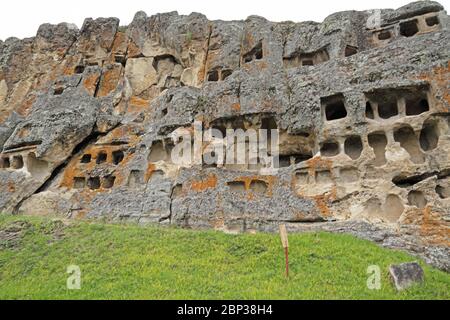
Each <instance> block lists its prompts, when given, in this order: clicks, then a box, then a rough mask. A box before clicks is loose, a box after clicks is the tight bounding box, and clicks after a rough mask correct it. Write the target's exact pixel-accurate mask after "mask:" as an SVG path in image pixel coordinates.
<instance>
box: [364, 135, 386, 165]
mask: <svg viewBox="0 0 450 320" xmlns="http://www.w3.org/2000/svg"><path fill="white" fill-rule="evenodd" d="M368 140H369V146H370V147H371V148H372V149H373V152H374V154H375V161H374V162H375V163H374V165H375V166H377V167H379V166H382V165H384V164H385V163H386V146H387V143H388V141H387V138H386V134H385V133H384V132H373V133H370V134H369V135H368Z"/></svg>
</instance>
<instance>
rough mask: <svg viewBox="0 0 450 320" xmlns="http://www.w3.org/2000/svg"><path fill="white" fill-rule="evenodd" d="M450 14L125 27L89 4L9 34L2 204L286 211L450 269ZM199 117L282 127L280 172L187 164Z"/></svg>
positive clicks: (212, 122) (211, 122) (147, 219)
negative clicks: (91, 11)
mask: <svg viewBox="0 0 450 320" xmlns="http://www.w3.org/2000/svg"><path fill="white" fill-rule="evenodd" d="M449 28H450V18H449V16H448V15H447V14H446V12H445V11H444V8H443V7H442V6H441V5H440V4H438V3H436V2H431V1H420V2H416V3H411V4H409V5H407V6H405V7H402V8H399V9H397V10H391V9H389V10H374V11H367V12H357V11H348V12H339V13H336V14H333V15H331V16H329V17H328V18H326V19H325V20H324V21H323V22H322V23H316V22H300V23H294V22H281V23H274V22H270V21H267V20H266V19H264V18H262V17H258V16H251V17H249V18H247V20H245V21H209V20H208V19H207V18H206V17H205V16H204V15H202V14H199V13H192V14H190V15H188V16H183V15H179V14H177V13H176V12H170V13H164V14H158V15H155V16H151V17H148V16H147V15H146V14H145V13H144V12H138V13H137V14H136V15H135V17H134V19H133V21H132V23H131V24H130V25H128V26H126V27H123V26H119V20H118V19H116V18H107V19H104V18H101V19H96V20H93V19H86V20H85V22H84V24H83V26H82V28H81V30H78V28H77V27H76V26H75V25H71V24H67V23H61V24H58V25H49V24H44V25H42V26H41V27H40V28H39V30H38V32H37V35H36V36H35V37H34V38H28V39H23V40H19V39H16V38H10V39H7V40H6V41H4V42H2V41H0V151H1V154H0V210H1V211H2V212H5V213H10V214H34V215H54V214H56V215H60V216H65V217H68V218H73V219H81V218H87V219H105V220H112V221H135V222H137V223H142V224H145V223H161V224H174V225H178V226H183V227H193V228H215V229H218V230H224V231H226V232H254V231H273V230H276V228H277V225H278V224H280V223H286V224H287V226H288V229H289V230H290V231H313V230H327V231H332V232H349V233H353V234H356V235H358V236H360V237H363V238H366V239H370V240H373V241H376V242H377V243H379V244H381V245H384V246H387V247H392V248H400V249H404V250H408V251H410V252H413V253H415V254H417V255H419V256H421V257H423V258H425V259H426V261H427V262H429V263H431V264H433V265H435V266H437V267H439V268H441V269H444V270H447V271H448V270H450V237H449V236H450V90H449V88H450V60H449V58H450V33H449ZM194 123H201V124H202V127H203V128H204V129H205V130H206V129H209V128H214V129H217V130H219V131H220V132H223V133H224V134H225V135H226V134H227V132H228V131H227V129H243V130H247V129H256V130H257V129H277V130H278V132H279V144H278V145H279V163H278V165H277V167H276V169H277V170H272V171H267V170H265V169H266V166H267V163H264V161H262V160H261V159H255V161H253V162H252V163H246V164H231V165H230V164H222V163H212V164H211V163H209V164H206V163H204V161H203V160H202V159H201V160H200V162H195V163H191V164H185V165H180V164H179V163H174V161H172V157H171V154H172V152H173V149H174V147H175V145H176V143H177V141H176V139H174V134H175V133H179V132H185V133H186V132H187V133H188V134H189V133H192V132H193V131H194V130H193V127H194ZM225 138H226V137H224V139H225ZM210 144H212V142H211V141H209V142H204V143H203V144H202V145H201V146H200V152H201V153H203V154H205V153H207V152H208V150H209V149H208V145H210ZM272 169H273V168H272ZM268 172H269V173H268Z"/></svg>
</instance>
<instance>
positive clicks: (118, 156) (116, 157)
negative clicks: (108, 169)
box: [112, 150, 125, 165]
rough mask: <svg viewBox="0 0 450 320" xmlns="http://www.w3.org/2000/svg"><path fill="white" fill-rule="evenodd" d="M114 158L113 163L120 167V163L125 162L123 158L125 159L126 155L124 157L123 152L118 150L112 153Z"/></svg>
mask: <svg viewBox="0 0 450 320" xmlns="http://www.w3.org/2000/svg"><path fill="white" fill-rule="evenodd" d="M112 157H113V163H114V164H115V165H118V164H119V163H121V162H122V161H123V158H124V157H125V155H124V153H123V151H121V150H117V151H114V152H113V153H112Z"/></svg>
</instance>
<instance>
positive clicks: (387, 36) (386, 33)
mask: <svg viewBox="0 0 450 320" xmlns="http://www.w3.org/2000/svg"><path fill="white" fill-rule="evenodd" d="M391 37H392V34H391V32H390V31H389V30H383V31H380V32H379V33H378V40H382V41H383V40H388V39H390V38H391Z"/></svg>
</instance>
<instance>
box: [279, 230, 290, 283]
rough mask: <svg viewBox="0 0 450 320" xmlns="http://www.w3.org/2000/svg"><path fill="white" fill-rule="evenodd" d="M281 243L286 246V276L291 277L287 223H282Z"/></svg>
mask: <svg viewBox="0 0 450 320" xmlns="http://www.w3.org/2000/svg"><path fill="white" fill-rule="evenodd" d="M280 237H281V244H282V245H283V248H284V256H285V259H286V278H288V277H289V241H288V234H287V230H286V225H285V224H280Z"/></svg>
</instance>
